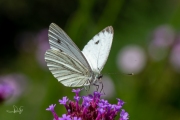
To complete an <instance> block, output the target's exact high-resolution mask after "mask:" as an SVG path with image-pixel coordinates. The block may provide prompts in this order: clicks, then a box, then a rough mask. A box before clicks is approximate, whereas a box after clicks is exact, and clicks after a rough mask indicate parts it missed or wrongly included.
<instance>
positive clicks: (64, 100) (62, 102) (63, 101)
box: [59, 96, 68, 105]
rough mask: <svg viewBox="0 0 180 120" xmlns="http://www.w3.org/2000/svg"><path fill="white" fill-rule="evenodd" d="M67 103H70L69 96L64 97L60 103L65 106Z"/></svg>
mask: <svg viewBox="0 0 180 120" xmlns="http://www.w3.org/2000/svg"><path fill="white" fill-rule="evenodd" d="M67 101H68V98H67V96H65V97H63V99H62V100H61V99H60V100H59V103H60V104H63V105H65V104H66V102H67Z"/></svg>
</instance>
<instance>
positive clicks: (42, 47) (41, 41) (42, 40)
mask: <svg viewBox="0 0 180 120" xmlns="http://www.w3.org/2000/svg"><path fill="white" fill-rule="evenodd" d="M35 42H36V43H37V52H36V58H37V61H38V63H39V64H40V65H41V66H42V67H43V68H47V66H46V63H45V60H44V54H45V52H46V50H47V49H49V40H48V29H43V30H41V31H40V32H39V33H38V34H37V36H36V41H35Z"/></svg>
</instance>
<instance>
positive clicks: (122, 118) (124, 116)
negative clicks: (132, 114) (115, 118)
mask: <svg viewBox="0 0 180 120" xmlns="http://www.w3.org/2000/svg"><path fill="white" fill-rule="evenodd" d="M128 119H129V114H128V113H127V112H126V111H125V110H124V109H122V111H121V113H120V119H119V120H128Z"/></svg>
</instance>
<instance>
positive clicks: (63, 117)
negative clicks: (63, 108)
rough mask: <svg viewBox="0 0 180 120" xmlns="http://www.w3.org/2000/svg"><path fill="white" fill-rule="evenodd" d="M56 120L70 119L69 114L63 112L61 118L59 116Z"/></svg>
mask: <svg viewBox="0 0 180 120" xmlns="http://www.w3.org/2000/svg"><path fill="white" fill-rule="evenodd" d="M58 120H72V119H71V118H70V115H66V114H63V115H62V117H61V118H59V119H58Z"/></svg>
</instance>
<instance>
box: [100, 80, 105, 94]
mask: <svg viewBox="0 0 180 120" xmlns="http://www.w3.org/2000/svg"><path fill="white" fill-rule="evenodd" d="M100 83H101V85H102V87H101V91H100V93H101V92H102V91H103V94H104V95H105V92H104V89H103V87H104V85H103V82H100Z"/></svg>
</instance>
